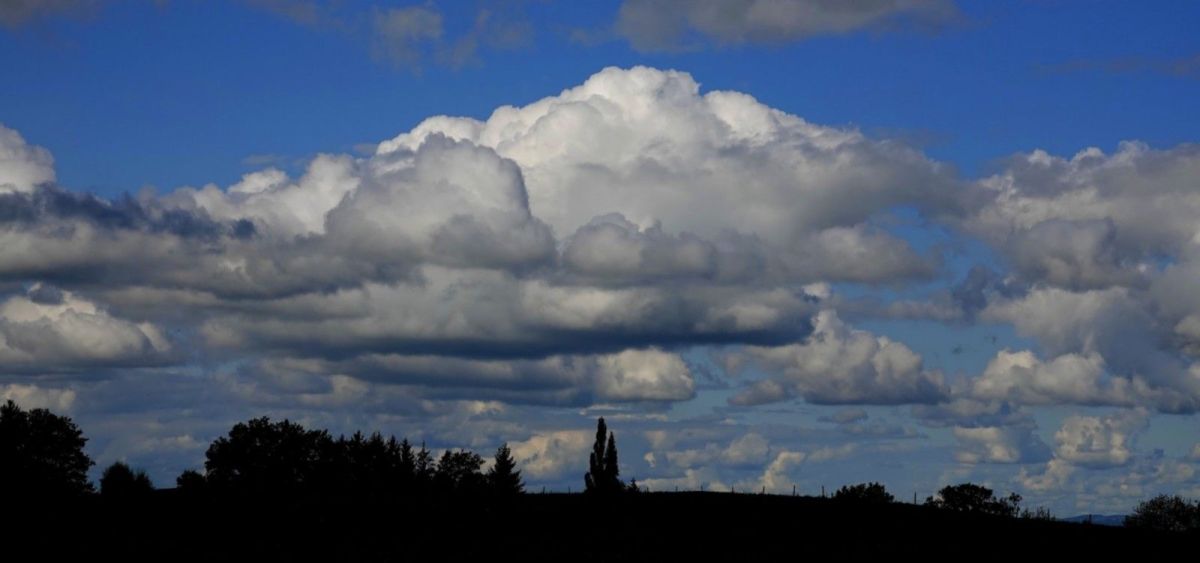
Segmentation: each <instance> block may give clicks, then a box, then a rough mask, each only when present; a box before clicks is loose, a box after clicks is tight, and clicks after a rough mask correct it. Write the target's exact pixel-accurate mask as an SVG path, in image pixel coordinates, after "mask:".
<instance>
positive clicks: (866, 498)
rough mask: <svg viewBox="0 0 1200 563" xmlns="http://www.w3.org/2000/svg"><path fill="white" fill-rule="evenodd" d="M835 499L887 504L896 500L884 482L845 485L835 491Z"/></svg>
mask: <svg viewBox="0 0 1200 563" xmlns="http://www.w3.org/2000/svg"><path fill="white" fill-rule="evenodd" d="M833 499H834V500H840V501H848V502H863V503H879V504H887V503H889V502H894V501H895V500H896V498H895V497H893V496H892V494H891V493H889V492H887V489H886V488H884V486H883V485H882V484H880V483H875V482H871V483H859V484H857V485H849V486H843V487H842V488H840V489H838V490H837V492H835V493H833Z"/></svg>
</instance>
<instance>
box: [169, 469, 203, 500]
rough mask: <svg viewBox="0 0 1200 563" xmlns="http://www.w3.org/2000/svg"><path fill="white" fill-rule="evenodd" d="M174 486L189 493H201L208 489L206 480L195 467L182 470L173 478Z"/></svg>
mask: <svg viewBox="0 0 1200 563" xmlns="http://www.w3.org/2000/svg"><path fill="white" fill-rule="evenodd" d="M175 487H176V488H178V489H179V490H180V491H183V492H184V493H187V494H189V495H199V494H203V493H205V492H206V491H207V490H208V480H207V479H205V478H204V474H203V473H200V472H199V471H196V470H195V469H187V470H184V472H183V473H180V474H179V476H178V477H176V478H175Z"/></svg>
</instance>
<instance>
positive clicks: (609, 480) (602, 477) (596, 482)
mask: <svg viewBox="0 0 1200 563" xmlns="http://www.w3.org/2000/svg"><path fill="white" fill-rule="evenodd" d="M605 435H607V436H608V441H607V443H606V442H605V440H604V438H605ZM588 467H589V470H588V472H587V473H586V474H585V475H584V476H583V484H584V492H587V493H593V494H602V495H612V494H616V493H620V492H622V491H624V490H625V484H624V483H623V482H621V479H620V469H619V468H618V461H617V441H616V438H615V437H614V436H613V433H612V432H609V431H608V427H607V426H606V425H605V424H604V417H600V420H599V421H598V422H597V423H596V442H595V443H594V444H593V445H592V454H591V456H590V457H589V459H588Z"/></svg>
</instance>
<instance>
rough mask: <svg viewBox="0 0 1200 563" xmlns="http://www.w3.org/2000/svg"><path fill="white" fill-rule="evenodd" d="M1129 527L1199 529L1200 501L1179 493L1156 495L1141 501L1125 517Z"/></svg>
mask: <svg viewBox="0 0 1200 563" xmlns="http://www.w3.org/2000/svg"><path fill="white" fill-rule="evenodd" d="M1125 525H1126V526H1128V527H1131V528H1150V529H1154V530H1166V531H1171V532H1183V531H1188V530H1200V502H1192V501H1189V500H1187V499H1185V498H1183V497H1181V496H1179V495H1165V494H1163V495H1158V496H1156V497H1154V498H1151V499H1149V500H1145V501H1142V502H1141V503H1139V504H1138V505H1137V508H1135V509H1134V510H1133V514H1130V515H1129V516H1126V517H1125Z"/></svg>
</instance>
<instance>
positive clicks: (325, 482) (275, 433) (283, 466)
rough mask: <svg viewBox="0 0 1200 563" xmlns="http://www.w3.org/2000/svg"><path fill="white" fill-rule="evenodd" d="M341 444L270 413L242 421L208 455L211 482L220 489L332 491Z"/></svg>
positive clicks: (294, 491) (247, 491)
mask: <svg viewBox="0 0 1200 563" xmlns="http://www.w3.org/2000/svg"><path fill="white" fill-rule="evenodd" d="M336 449H337V444H336V443H334V441H333V440H332V439H331V438H330V437H329V433H328V432H326V431H324V430H306V429H305V428H304V427H303V426H301V425H299V424H296V423H294V422H290V421H288V420H283V421H280V422H271V421H270V419H268V418H267V417H265V416H264V417H261V418H256V419H253V420H250V421H248V422H245V423H240V422H239V423H238V424H236V425H234V427H233V428H232V429H231V430H230V431H229V435H228V436H227V437H221V438H218V439H217V440H215V441H214V442H213V443H212V445H210V446H209V448H208V451H207V452H206V453H205V457H206V458H207V459H206V460H205V462H204V468H205V470H206V471H207V481H208V484H209V485H210V486H212V487H213V488H215V489H218V490H226V491H236V492H240V493H261V494H289V493H297V492H316V491H321V490H322V489H327V488H328V487H329V486H330V485H331V481H333V480H335V479H336V471H335V468H334V467H333V461H334V460H335V459H336V457H337V451H336Z"/></svg>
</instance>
